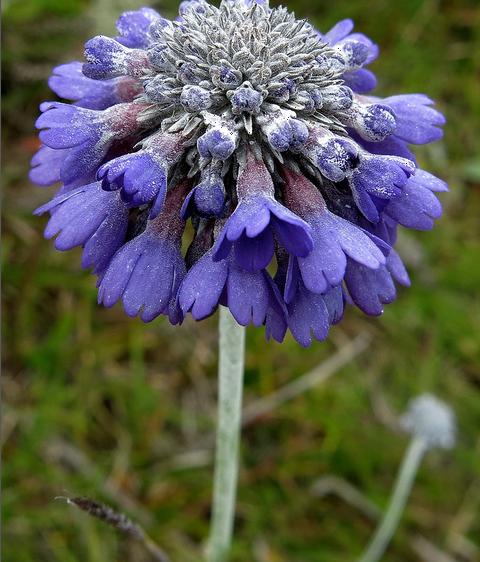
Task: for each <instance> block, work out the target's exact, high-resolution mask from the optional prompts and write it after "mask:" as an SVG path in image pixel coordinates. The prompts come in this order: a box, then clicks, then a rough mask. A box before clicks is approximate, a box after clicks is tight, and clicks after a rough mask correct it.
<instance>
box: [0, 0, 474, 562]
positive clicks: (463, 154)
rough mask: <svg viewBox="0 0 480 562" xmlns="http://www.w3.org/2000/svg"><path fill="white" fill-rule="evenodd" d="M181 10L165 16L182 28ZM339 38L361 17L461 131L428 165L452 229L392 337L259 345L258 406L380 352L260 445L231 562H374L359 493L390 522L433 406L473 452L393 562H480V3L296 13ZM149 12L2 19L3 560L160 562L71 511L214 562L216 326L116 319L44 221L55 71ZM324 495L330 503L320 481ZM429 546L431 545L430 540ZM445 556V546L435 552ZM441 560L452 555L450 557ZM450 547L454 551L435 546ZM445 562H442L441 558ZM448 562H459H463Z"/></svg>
mask: <svg viewBox="0 0 480 562" xmlns="http://www.w3.org/2000/svg"><path fill="white" fill-rule="evenodd" d="M174 4H175V3H174V2H173V0H165V1H164V3H163V4H159V3H156V4H155V3H154V4H153V6H154V7H157V8H158V9H159V10H161V11H162V13H164V14H165V15H173V12H174V9H175V5H174ZM288 4H289V6H290V7H291V8H292V9H294V10H295V11H296V13H297V15H298V16H300V17H308V18H311V20H312V22H313V23H314V24H316V25H317V26H318V27H319V28H320V29H321V30H327V29H328V28H329V27H330V26H331V25H332V24H333V23H334V22H335V21H337V20H339V19H341V18H345V17H352V18H354V19H355V21H356V24H357V29H358V30H361V31H362V32H365V33H366V34H368V35H369V36H371V37H372V38H373V39H374V40H375V41H377V42H378V43H379V44H380V46H381V53H382V55H381V57H380V59H379V60H378V61H377V62H375V63H374V65H373V69H374V70H375V71H376V72H377V74H378V76H379V79H380V80H379V89H378V91H379V92H380V94H383V95H391V94H395V93H401V92H417V91H420V92H425V93H427V94H428V95H430V96H431V97H433V98H435V99H437V100H438V103H439V107H440V108H441V110H442V111H444V112H445V113H446V115H447V118H448V125H447V128H446V135H445V140H444V142H442V143H440V144H437V145H434V146H432V147H425V148H421V149H420V150H419V151H418V153H419V161H420V163H421V164H422V165H423V166H424V167H426V168H427V169H429V170H431V171H432V172H434V173H436V174H437V175H439V176H441V177H443V178H446V179H447V180H448V181H449V183H450V186H451V192H450V193H449V194H445V195H444V196H442V200H443V202H444V206H445V216H444V218H443V219H442V220H441V221H440V222H439V223H438V225H437V228H436V229H435V230H434V231H433V232H429V233H418V234H417V233H413V234H412V233H408V234H407V235H405V236H403V237H402V238H401V251H402V253H403V255H404V257H405V259H406V262H407V264H408V265H409V269H410V272H411V275H412V280H413V287H412V289H410V290H408V291H404V290H402V291H401V294H400V297H399V299H398V301H397V302H396V303H394V304H392V305H390V306H388V307H387V309H386V312H385V315H384V316H383V317H381V318H380V319H369V318H366V317H364V316H362V315H361V314H360V313H358V312H355V311H353V310H349V311H348V313H347V315H346V319H345V320H344V322H343V323H342V324H341V325H340V326H338V327H337V328H335V329H334V330H333V331H332V334H331V337H330V339H329V340H328V341H327V342H325V343H317V344H315V345H313V346H312V347H311V348H310V349H308V350H303V349H301V348H300V347H299V346H298V345H296V344H295V342H294V341H293V340H292V339H291V338H288V339H287V341H286V342H285V343H284V344H283V345H278V344H275V343H265V341H264V337H263V331H262V330H255V329H249V331H248V336H247V337H248V340H247V341H248V353H247V371H246V390H245V394H246V397H245V398H246V403H247V404H251V403H252V402H254V401H255V400H256V399H258V398H260V397H263V396H266V395H268V394H269V393H271V392H273V391H274V390H275V389H277V388H279V387H281V386H282V385H284V384H287V383H288V382H289V381H292V380H294V379H295V378H297V377H300V376H301V375H302V374H303V373H304V372H306V371H308V370H309V369H311V368H313V367H315V366H317V365H318V364H320V363H322V362H323V361H325V360H326V359H327V358H328V357H330V356H332V354H334V353H336V352H337V351H338V350H339V349H342V348H344V346H345V345H347V342H348V341H349V340H351V339H352V338H354V337H356V336H357V335H358V334H368V335H369V336H371V343H370V345H369V348H368V349H367V351H365V352H363V353H361V354H360V355H359V356H358V357H356V358H355V359H354V360H352V361H351V362H350V363H349V364H348V365H346V366H344V367H343V368H341V369H340V370H339V371H338V372H337V373H336V374H335V375H334V376H333V377H332V378H330V379H329V380H328V381H327V382H325V383H324V384H323V385H321V386H318V388H315V389H313V390H310V391H308V392H306V393H304V394H302V395H301V396H299V397H298V398H296V399H294V400H291V401H290V402H288V403H286V404H284V405H282V406H280V407H278V408H275V409H274V410H272V411H270V412H269V413H268V414H266V415H264V416H262V417H261V418H259V419H256V420H254V421H253V422H251V423H250V424H248V426H247V427H246V428H245V430H244V434H243V447H242V448H243V450H242V453H243V464H242V469H241V474H240V487H239V498H238V510H237V514H238V518H237V522H236V537H235V545H234V548H233V554H232V562H247V561H255V562H343V561H350V560H354V559H355V557H356V556H358V554H359V553H360V551H361V549H362V547H363V546H364V545H365V544H366V542H367V540H368V538H369V536H370V534H371V532H372V531H373V528H374V524H375V522H374V521H373V520H372V517H371V516H369V511H368V510H367V511H365V509H364V510H363V512H362V509H358V507H355V506H353V505H351V504H350V503H348V502H346V501H344V499H342V498H341V496H340V495H339V491H340V493H341V492H342V490H344V489H345V486H346V483H348V484H350V485H352V486H354V487H355V488H356V489H358V490H359V491H361V492H362V493H363V494H365V496H366V497H368V498H369V500H370V501H371V502H373V503H374V504H375V505H377V506H378V507H379V508H383V507H384V506H385V504H386V501H387V499H388V495H389V491H390V489H391V486H392V483H393V479H394V476H395V473H396V471H397V468H398V465H399V463H400V460H401V457H402V454H403V451H404V449H405V447H406V444H407V440H408V439H407V437H406V436H405V435H403V434H402V433H400V432H399V431H398V428H397V426H396V416H397V415H398V413H399V412H401V411H402V409H403V408H404V406H405V404H406V402H407V401H408V400H409V399H410V398H411V397H412V396H414V395H416V394H418V393H421V392H425V391H428V392H433V393H435V394H437V395H438V396H439V397H441V398H443V399H444V400H446V401H448V402H449V403H450V404H451V405H452V406H453V408H454V409H455V411H456V413H457V416H458V422H459V438H458V445H457V447H456V448H455V450H454V451H452V452H438V453H437V452H432V453H430V454H429V455H428V457H427V459H426V462H425V463H424V465H423V467H422V468H421V471H420V474H419V477H418V480H417V483H416V485H415V488H414V492H413V496H412V498H411V502H410V504H409V506H408V509H407V512H406V515H405V517H404V520H403V523H402V526H401V529H400V530H399V532H398V534H397V536H396V538H395V540H394V542H393V544H392V546H391V548H390V549H389V551H388V553H387V555H386V557H385V560H386V561H389V562H410V561H412V562H414V561H417V560H424V561H425V562H442V561H443V560H445V561H451V560H457V561H459V562H461V561H466V562H472V561H478V560H480V540H479V537H480V517H479V510H480V474H479V471H480V433H479V428H480V335H479V334H480V314H479V312H480V302H479V300H480V297H479V287H480V243H479V231H480V219H479V216H480V189H479V188H480V101H479V100H480V60H479V58H480V40H479V29H480V6H479V4H478V1H477V0H470V1H468V0H450V1H447V0H445V1H440V0H403V1H402V2H393V1H391V0H372V1H367V0H336V1H335V2H318V3H317V2H311V1H307V0H292V1H290V2H289V3H288ZM139 5H140V4H139V3H137V2H133V1H130V2H126V1H123V2H122V1H120V0H117V1H116V2H115V0H102V1H101V2H98V1H97V2H96V3H92V2H88V1H86V0H63V1H59V0H4V3H3V49H2V57H3V147H4V152H3V164H2V171H3V179H4V188H5V189H4V200H3V253H2V254H3V262H4V267H3V298H4V307H3V338H4V357H3V359H4V373H5V375H4V377H3V398H4V409H3V432H2V433H3V435H2V438H3V450H4V461H5V462H4V470H3V486H4V492H3V521H4V528H3V533H4V545H3V549H4V550H3V554H4V560H5V561H6V562H32V561H33V560H35V561H38V562H42V561H49V562H57V561H61V562H74V561H80V560H82V561H85V562H105V561H110V560H112V561H113V560H118V561H134V562H137V561H140V562H141V561H143V560H145V561H146V560H148V557H146V556H145V555H144V554H143V551H142V550H141V549H139V548H138V547H137V546H136V545H134V544H130V543H128V542H127V541H125V540H124V539H123V538H122V537H119V536H118V535H117V534H116V533H115V531H113V530H111V529H109V528H107V527H106V526H105V525H103V524H102V523H101V522H97V521H95V520H92V519H90V518H89V517H88V516H87V515H85V514H83V513H80V512H77V511H75V510H74V509H73V508H71V507H68V506H67V505H65V504H64V503H63V502H60V501H55V500H54V498H55V497H56V496H59V495H65V494H70V495H87V496H91V497H94V498H97V499H99V500H103V501H106V502H107V503H110V504H111V505H113V506H115V507H117V508H120V509H121V510H123V511H126V512H127V513H129V514H130V515H132V516H133V517H135V518H137V519H138V520H139V521H140V522H142V523H143V524H144V525H145V527H146V528H147V529H148V531H149V532H150V533H151V535H152V536H154V537H155V539H156V540H157V541H158V542H159V544H160V545H162V546H163V547H164V548H165V549H166V550H167V551H168V552H169V553H170V555H171V557H172V560H173V561H174V562H189V561H192V562H193V561H198V560H200V557H201V556H200V552H201V547H202V541H203V539H204V538H205V537H206V535H207V532H208V517H209V507H210V494H211V480H212V467H211V462H210V459H211V456H210V451H209V443H210V436H211V434H212V431H213V430H214V421H215V377H216V373H215V370H216V317H215V318H211V319H209V320H208V321H206V322H203V323H202V324H195V323H194V322H191V321H187V322H186V323H185V325H184V326H183V327H182V328H180V329H179V328H172V327H170V326H169V325H167V323H166V322H164V321H163V320H160V321H156V322H154V323H152V324H150V325H143V324H142V323H141V322H140V321H138V320H130V319H128V318H127V317H126V316H125V315H124V314H123V313H122V311H121V310H120V308H119V307H117V308H114V309H113V310H104V309H100V308H98V307H97V305H96V302H95V299H96V294H95V293H96V291H95V286H94V285H95V282H94V279H93V278H92V277H91V276H90V275H89V274H88V273H87V272H82V271H81V270H80V267H79V255H80V254H79V252H70V253H68V254H61V253H58V252H55V251H54V250H53V249H52V246H51V244H50V243H48V242H46V241H44V240H43V239H42V228H43V227H44V223H45V220H44V219H42V218H34V217H32V216H31V212H32V210H33V209H34V208H35V207H36V206H37V205H39V204H40V203H41V202H44V201H46V200H47V199H48V197H49V195H50V193H51V190H50V189H48V190H43V191H42V190H41V189H39V188H35V187H33V186H32V185H31V184H29V182H28V179H27V171H28V166H29V160H30V158H31V156H32V155H33V153H34V152H35V150H36V148H37V145H38V143H37V141H36V139H35V133H34V128H33V123H34V119H35V117H36V114H37V106H38V104H39V102H40V101H41V100H43V99H51V98H52V94H51V93H49V91H48V89H47V86H46V79H47V77H48V75H49V71H50V69H51V67H52V66H54V65H56V64H59V63H61V62H66V61H69V60H72V59H78V58H81V56H82V45H83V42H84V41H85V40H86V39H87V38H88V37H90V36H92V35H93V34H95V33H107V34H108V33H110V32H112V31H113V23H114V21H115V18H116V14H117V13H118V11H119V10H120V8H121V7H122V8H126V7H133V6H139ZM329 475H330V476H331V475H333V476H334V477H335V479H334V480H332V479H329V480H322V481H321V485H322V486H323V489H324V492H325V493H324V494H323V495H321V496H318V495H315V494H313V493H312V486H313V485H314V484H315V483H316V482H317V481H318V480H319V479H321V478H323V477H325V476H329ZM422 537H423V538H422ZM424 539H427V540H428V541H429V542H427V543H426V542H425V540H424ZM432 548H434V550H433V551H432ZM435 549H437V550H435ZM443 555H445V556H447V557H446V558H445V559H442V558H441V556H443ZM448 556H449V557H450V558H448Z"/></svg>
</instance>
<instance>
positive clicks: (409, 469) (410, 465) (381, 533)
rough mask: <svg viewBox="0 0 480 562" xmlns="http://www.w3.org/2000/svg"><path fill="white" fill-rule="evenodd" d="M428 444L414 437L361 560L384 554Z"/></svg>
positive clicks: (373, 561) (368, 561)
mask: <svg viewBox="0 0 480 562" xmlns="http://www.w3.org/2000/svg"><path fill="white" fill-rule="evenodd" d="M426 450H427V445H426V442H425V440H424V439H422V438H421V437H413V438H412V440H411V441H410V445H409V447H408V449H407V452H406V453H405V456H404V458H403V462H402V466H401V468H400V472H399V474H398V477H397V481H396V483H395V487H394V490H393V494H392V497H391V499H390V503H389V506H388V508H387V511H386V513H385V515H384V516H383V519H382V521H381V522H380V525H379V526H378V528H377V530H376V532H375V535H374V536H373V538H372V540H371V541H370V544H369V546H368V548H367V549H366V551H365V552H364V554H363V556H362V557H361V558H360V560H359V562H378V560H380V559H381V557H382V556H383V554H384V552H385V550H386V549H387V546H388V544H389V542H390V541H391V539H392V537H393V535H394V533H395V530H396V529H397V527H398V523H399V521H400V517H401V515H402V513H403V510H404V509H405V504H406V503H407V500H408V497H409V495H410V492H411V490H412V486H413V482H414V480H415V476H416V474H417V471H418V468H419V466H420V463H421V462H422V458H423V455H424V453H425V451H426Z"/></svg>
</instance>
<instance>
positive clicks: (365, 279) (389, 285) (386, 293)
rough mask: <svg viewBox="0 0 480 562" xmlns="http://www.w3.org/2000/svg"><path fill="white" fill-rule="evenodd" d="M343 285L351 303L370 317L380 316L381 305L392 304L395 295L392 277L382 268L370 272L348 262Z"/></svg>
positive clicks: (361, 266)
mask: <svg viewBox="0 0 480 562" xmlns="http://www.w3.org/2000/svg"><path fill="white" fill-rule="evenodd" d="M345 284H346V285H347V288H348V291H349V293H350V296H351V297H352V299H353V302H354V303H355V304H356V305H357V306H358V307H359V308H360V309H361V310H362V311H363V312H365V314H369V315H371V316H379V315H380V314H382V313H383V305H384V304H389V303H391V302H393V301H394V300H395V298H396V295H397V292H396V289H395V284H394V283H393V281H392V277H391V275H390V274H389V272H388V271H387V269H386V267H384V266H382V267H380V268H378V269H377V270H372V269H368V268H366V267H364V266H363V265H359V264H356V263H355V262H353V261H350V260H349V262H348V265H347V270H346V272H345Z"/></svg>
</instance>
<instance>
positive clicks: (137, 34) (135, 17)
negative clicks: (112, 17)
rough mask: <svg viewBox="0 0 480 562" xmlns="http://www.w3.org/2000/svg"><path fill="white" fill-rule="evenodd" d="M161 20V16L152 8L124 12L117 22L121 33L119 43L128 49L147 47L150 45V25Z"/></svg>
mask: <svg viewBox="0 0 480 562" xmlns="http://www.w3.org/2000/svg"><path fill="white" fill-rule="evenodd" d="M159 18H160V14H159V13H158V12H156V11H155V10H152V9H151V8H140V9H139V10H136V11H130V12H124V13H123V14H122V15H121V16H120V17H119V18H118V20H117V24H116V27H117V30H118V32H119V33H120V36H121V37H119V38H117V41H120V42H121V43H122V44H123V45H125V46H126V47H135V48H138V47H147V46H148V44H149V36H148V30H149V28H150V25H151V24H152V23H153V22H154V21H156V20H157V19H159Z"/></svg>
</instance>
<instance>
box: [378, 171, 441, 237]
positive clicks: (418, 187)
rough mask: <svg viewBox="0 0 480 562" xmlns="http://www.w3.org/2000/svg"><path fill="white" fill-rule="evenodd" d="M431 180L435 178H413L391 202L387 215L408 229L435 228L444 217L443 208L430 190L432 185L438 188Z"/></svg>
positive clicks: (386, 211) (387, 208) (426, 176)
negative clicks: (436, 223)
mask: <svg viewBox="0 0 480 562" xmlns="http://www.w3.org/2000/svg"><path fill="white" fill-rule="evenodd" d="M431 178H433V176H430V174H426V175H424V174H420V175H419V176H418V177H417V175H415V176H412V177H411V178H410V179H409V180H408V182H407V184H406V185H405V187H404V188H403V190H402V193H401V194H400V196H399V197H397V198H396V199H393V200H392V201H390V203H389V204H388V206H387V207H386V208H385V213H386V214H387V215H388V216H389V217H391V218H392V219H394V220H395V221H397V222H398V223H399V224H401V225H402V226H405V227H407V228H416V229H419V230H430V229H431V228H433V226H434V223H435V220H436V219H438V218H440V217H441V215H442V206H441V204H440V201H439V200H438V199H437V198H436V197H435V195H434V194H433V192H432V191H431V190H430V189H429V185H431V184H433V185H434V186H436V182H435V181H434V180H432V179H431ZM434 179H436V178H434ZM424 180H426V183H424ZM438 181H439V182H440V180H438Z"/></svg>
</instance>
